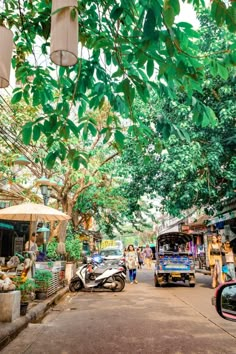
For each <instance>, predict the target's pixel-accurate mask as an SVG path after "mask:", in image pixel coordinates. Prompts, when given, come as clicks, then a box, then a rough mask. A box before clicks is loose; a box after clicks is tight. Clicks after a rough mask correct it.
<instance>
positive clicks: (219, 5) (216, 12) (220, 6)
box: [211, 0, 226, 26]
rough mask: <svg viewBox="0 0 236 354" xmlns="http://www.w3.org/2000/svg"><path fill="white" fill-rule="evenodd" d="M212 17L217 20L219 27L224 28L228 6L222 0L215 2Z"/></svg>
mask: <svg viewBox="0 0 236 354" xmlns="http://www.w3.org/2000/svg"><path fill="white" fill-rule="evenodd" d="M211 14H212V17H213V18H214V19H215V21H216V23H217V26H222V25H223V23H224V21H225V16H226V5H225V3H224V2H223V1H222V0H217V1H216V0H214V1H213V3H212V7H211Z"/></svg>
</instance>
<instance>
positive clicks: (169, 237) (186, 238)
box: [157, 232, 192, 244]
mask: <svg viewBox="0 0 236 354" xmlns="http://www.w3.org/2000/svg"><path fill="white" fill-rule="evenodd" d="M191 240H192V235H189V234H186V233H184V232H166V233H164V234H161V235H159V236H158V237H157V242H158V243H159V242H161V243H169V242H171V241H175V242H176V243H178V244H183V243H187V242H190V241H191Z"/></svg>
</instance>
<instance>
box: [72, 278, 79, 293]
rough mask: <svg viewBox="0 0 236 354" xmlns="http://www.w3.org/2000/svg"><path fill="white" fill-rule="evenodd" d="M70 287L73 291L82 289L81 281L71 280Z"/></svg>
mask: <svg viewBox="0 0 236 354" xmlns="http://www.w3.org/2000/svg"><path fill="white" fill-rule="evenodd" d="M69 289H70V291H71V292H72V293H74V292H76V291H79V290H80V289H82V283H81V281H80V280H79V279H78V280H76V281H74V282H70V285H69Z"/></svg>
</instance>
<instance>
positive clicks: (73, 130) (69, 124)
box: [67, 119, 78, 138]
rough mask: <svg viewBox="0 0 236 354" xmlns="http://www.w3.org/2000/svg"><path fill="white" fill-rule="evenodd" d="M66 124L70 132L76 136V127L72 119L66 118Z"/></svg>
mask: <svg viewBox="0 0 236 354" xmlns="http://www.w3.org/2000/svg"><path fill="white" fill-rule="evenodd" d="M67 124H68V127H69V128H70V130H71V131H72V133H73V134H74V135H75V136H76V137H77V138H78V127H77V126H76V125H75V123H74V122H72V120H70V119H67Z"/></svg>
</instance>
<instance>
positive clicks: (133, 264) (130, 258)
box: [125, 245, 138, 284]
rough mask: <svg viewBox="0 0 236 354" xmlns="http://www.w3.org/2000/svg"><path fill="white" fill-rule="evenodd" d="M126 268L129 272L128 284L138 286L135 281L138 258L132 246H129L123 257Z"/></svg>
mask: <svg viewBox="0 0 236 354" xmlns="http://www.w3.org/2000/svg"><path fill="white" fill-rule="evenodd" d="M125 261H126V267H127V269H128V270H129V280H130V284H133V283H135V284H138V281H137V280H136V275H137V267H138V256H137V253H136V252H135V249H134V246H133V245H129V246H128V248H127V252H126V255H125Z"/></svg>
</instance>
